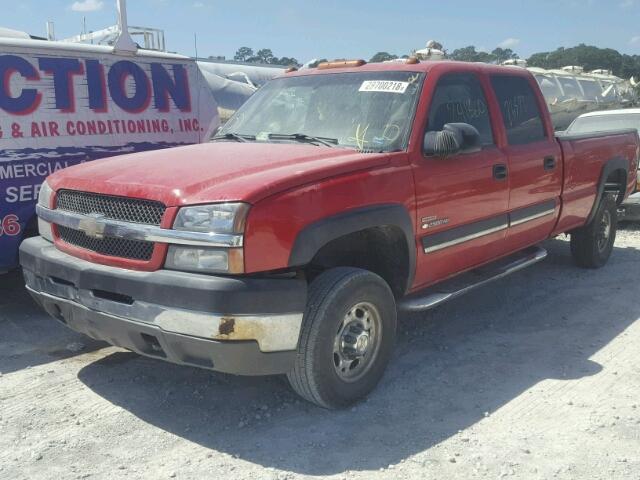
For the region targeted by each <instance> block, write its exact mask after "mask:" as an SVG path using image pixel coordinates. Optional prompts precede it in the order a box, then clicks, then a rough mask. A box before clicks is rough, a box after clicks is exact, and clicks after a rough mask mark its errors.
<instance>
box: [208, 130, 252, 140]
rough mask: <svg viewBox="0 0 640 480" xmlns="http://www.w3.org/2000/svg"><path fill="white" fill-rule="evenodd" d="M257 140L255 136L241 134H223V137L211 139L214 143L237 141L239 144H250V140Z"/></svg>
mask: <svg viewBox="0 0 640 480" xmlns="http://www.w3.org/2000/svg"><path fill="white" fill-rule="evenodd" d="M255 139H256V136H255V135H244V134H241V133H233V132H229V133H223V134H222V135H216V136H215V137H213V138H212V139H211V141H212V142H213V141H215V140H235V141H237V142H248V141H250V140H255Z"/></svg>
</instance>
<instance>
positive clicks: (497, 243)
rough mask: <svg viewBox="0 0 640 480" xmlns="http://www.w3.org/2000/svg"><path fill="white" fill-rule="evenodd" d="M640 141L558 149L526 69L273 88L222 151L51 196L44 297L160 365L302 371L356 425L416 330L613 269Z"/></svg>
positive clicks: (372, 69) (61, 186) (576, 142)
mask: <svg viewBox="0 0 640 480" xmlns="http://www.w3.org/2000/svg"><path fill="white" fill-rule="evenodd" d="M638 154H639V140H638V133H637V132H636V131H635V130H621V131H616V132H606V133H598V134H593V135H582V134H581V135H563V136H561V137H556V136H555V135H554V131H553V126H552V124H551V121H550V118H549V113H548V111H547V109H546V106H545V101H544V98H543V96H542V94H541V92H540V90H539V87H538V85H537V83H536V81H535V79H534V77H533V76H532V75H531V74H530V73H529V72H527V71H526V70H524V69H515V68H509V67H498V66H493V65H483V64H471V63H460V62H448V61H438V62H423V63H420V62H418V61H417V60H416V59H409V60H407V61H406V63H398V62H396V63H388V64H365V62H363V61H345V62H329V63H324V64H321V65H320V66H319V67H318V68H316V69H305V70H301V71H293V72H289V73H287V74H285V75H283V76H281V77H279V78H277V79H275V80H273V81H271V82H269V83H267V84H266V85H265V86H263V87H262V88H261V89H260V90H259V91H258V92H257V93H256V94H255V95H254V96H253V97H252V98H251V99H250V100H249V101H248V102H247V103H246V104H244V105H243V106H242V107H241V108H240V109H239V110H238V111H237V113H236V114H235V115H234V116H233V117H232V118H231V119H230V121H229V122H228V123H227V124H226V125H225V126H224V127H222V128H221V129H220V130H218V132H217V133H216V134H215V136H214V137H213V138H212V141H211V142H210V143H208V144H202V145H196V146H189V147H180V148H176V149H171V150H163V151H154V152H145V153H136V154H133V155H130V156H121V157H118V158H113V159H107V160H99V161H96V162H92V163H90V164H85V165H80V166H74V167H71V168H68V169H65V170H62V171H59V172H56V173H54V174H53V175H51V176H50V177H49V178H48V179H47V181H46V183H45V184H44V186H43V188H42V189H41V191H40V192H41V193H40V198H39V204H38V207H37V213H38V216H39V222H40V223H39V228H40V235H41V236H40V237H36V238H33V239H30V240H27V241H25V242H24V243H23V244H22V247H21V252H20V256H21V264H22V266H23V270H24V276H25V280H26V285H27V288H28V290H29V291H30V292H31V293H32V295H33V296H34V298H35V299H36V300H37V301H38V302H39V303H40V304H41V305H42V306H43V307H44V309H45V310H46V311H47V312H49V313H50V314H51V315H52V316H53V317H55V318H56V319H58V320H59V321H60V322H62V323H64V324H65V325H67V326H68V327H70V328H72V329H74V330H76V331H78V332H83V333H85V334H87V335H89V336H91V337H93V338H96V339H102V340H106V341H108V342H110V343H112V344H113V345H117V346H120V347H124V348H126V349H129V350H132V351H135V352H138V353H140V354H143V355H147V356H151V357H155V358H158V359H163V360H168V361H171V362H175V363H179V364H186V365H191V366H197V367H204V368H208V369H212V370H217V371H222V372H227V373H234V374H243V375H264V374H286V375H287V376H288V378H289V381H290V383H291V385H292V387H293V389H294V390H295V391H296V392H297V393H299V394H300V395H301V396H302V397H304V398H306V399H307V400H309V401H311V402H314V403H316V404H318V405H320V406H323V407H327V408H339V407H342V406H345V405H348V404H351V403H353V402H355V401H357V400H358V399H361V398H362V397H363V396H365V395H367V394H368V393H369V392H370V391H371V390H372V389H373V388H374V387H375V385H376V384H377V382H378V381H379V380H380V378H381V377H382V375H383V372H384V370H385V367H386V365H387V363H388V361H389V359H390V356H391V353H392V349H393V345H394V338H395V333H396V321H397V312H398V311H402V310H423V309H428V308H432V307H434V306H436V305H439V304H440V303H442V302H443V301H446V300H449V299H452V298H455V297H456V296H458V295H460V294H462V293H465V292H467V291H469V290H470V289H472V288H474V287H477V286H480V285H483V284H485V283H487V282H489V281H491V280H493V279H496V278H500V277H503V276H505V275H507V274H509V273H512V272H515V271H517V270H519V269H521V268H524V267H526V266H528V265H532V264H534V263H536V262H538V261H540V260H542V259H543V258H544V257H545V255H546V252H545V250H544V249H543V248H542V247H540V246H539V244H540V242H542V241H544V240H546V239H548V238H551V237H554V236H557V235H559V234H563V233H568V234H570V235H571V253H572V254H573V257H574V259H575V261H576V263H577V264H578V265H579V266H582V267H589V268H597V267H602V266H603V265H604V264H605V263H606V262H607V260H608V258H609V256H610V255H611V253H612V250H613V245H614V241H615V236H616V207H617V204H619V203H621V202H622V201H623V200H624V199H625V198H626V197H627V196H628V195H629V193H630V192H631V190H632V189H633V187H634V185H635V181H636V178H635V172H636V168H637V162H638Z"/></svg>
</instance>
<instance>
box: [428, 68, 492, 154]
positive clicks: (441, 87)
mask: <svg viewBox="0 0 640 480" xmlns="http://www.w3.org/2000/svg"><path fill="white" fill-rule="evenodd" d="M447 123H468V124H469V125H473V126H474V127H476V128H477V129H478V132H480V140H481V142H482V145H485V146H486V145H493V130H492V129H491V119H490V117H489V108H488V107H487V99H486V98H485V96H484V92H483V90H482V85H481V84H480V81H479V80H478V77H476V76H475V75H474V74H468V73H452V74H449V75H444V76H443V77H442V78H441V79H440V80H438V84H437V85H436V89H435V91H434V93H433V99H432V100H431V107H430V110H429V123H428V125H427V131H429V132H434V131H436V132H437V131H440V130H442V127H444V126H445V124H447Z"/></svg>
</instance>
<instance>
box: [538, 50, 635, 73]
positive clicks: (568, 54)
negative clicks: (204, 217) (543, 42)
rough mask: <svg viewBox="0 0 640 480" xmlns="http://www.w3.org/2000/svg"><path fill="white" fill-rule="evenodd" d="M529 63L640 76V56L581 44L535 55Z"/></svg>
mask: <svg viewBox="0 0 640 480" xmlns="http://www.w3.org/2000/svg"><path fill="white" fill-rule="evenodd" d="M527 63H528V64H529V66H530V67H540V68H547V69H550V68H562V67H565V66H568V65H575V66H579V67H584V69H585V70H586V71H591V70H596V69H601V68H603V69H606V70H612V71H613V74H614V75H617V76H619V77H622V78H630V77H632V76H640V55H627V54H621V53H620V52H618V51H617V50H613V49H612V48H598V47H594V46H590V45H585V44H584V43H581V44H580V45H578V46H577V47H572V48H564V47H560V48H558V49H557V50H554V51H553V52H540V53H534V54H533V55H531V57H529V59H528V60H527Z"/></svg>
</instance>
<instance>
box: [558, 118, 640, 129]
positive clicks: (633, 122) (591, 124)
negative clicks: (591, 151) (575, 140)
mask: <svg viewBox="0 0 640 480" xmlns="http://www.w3.org/2000/svg"><path fill="white" fill-rule="evenodd" d="M625 128H635V129H636V130H638V129H640V113H620V114H609V115H596V116H589V117H581V118H576V120H575V121H574V122H573V123H572V124H571V125H570V126H569V128H568V129H567V132H569V133H591V132H609V131H611V130H624V129H625Z"/></svg>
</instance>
